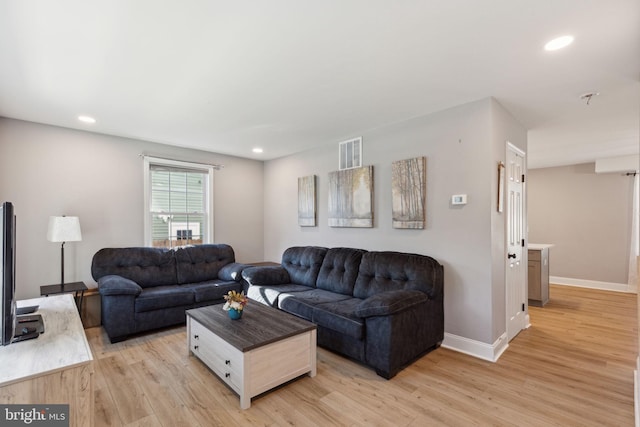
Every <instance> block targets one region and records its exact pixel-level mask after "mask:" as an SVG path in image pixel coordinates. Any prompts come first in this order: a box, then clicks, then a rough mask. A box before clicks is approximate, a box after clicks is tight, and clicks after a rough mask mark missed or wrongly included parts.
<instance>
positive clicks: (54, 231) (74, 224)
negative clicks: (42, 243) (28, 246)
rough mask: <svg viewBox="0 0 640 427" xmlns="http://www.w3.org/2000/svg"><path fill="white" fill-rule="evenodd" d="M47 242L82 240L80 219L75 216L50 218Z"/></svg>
mask: <svg viewBox="0 0 640 427" xmlns="http://www.w3.org/2000/svg"><path fill="white" fill-rule="evenodd" d="M47 240H48V241H50V242H79V241H80V240H82V232H81V231H80V219H78V217H77V216H50V217H49V229H48V230H47Z"/></svg>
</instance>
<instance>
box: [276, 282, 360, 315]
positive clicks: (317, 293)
mask: <svg viewBox="0 0 640 427" xmlns="http://www.w3.org/2000/svg"><path fill="white" fill-rule="evenodd" d="M347 298H351V297H349V296H347V295H342V294H337V293H335V292H329V291H325V290H323V289H311V290H308V291H302V292H283V293H281V294H280V296H279V297H278V308H280V309H281V310H284V311H286V312H288V313H291V314H295V315H296V316H300V317H302V318H304V319H307V320H311V319H312V313H313V308H314V307H315V306H317V305H318V304H321V303H326V302H336V301H342V300H344V299H347Z"/></svg>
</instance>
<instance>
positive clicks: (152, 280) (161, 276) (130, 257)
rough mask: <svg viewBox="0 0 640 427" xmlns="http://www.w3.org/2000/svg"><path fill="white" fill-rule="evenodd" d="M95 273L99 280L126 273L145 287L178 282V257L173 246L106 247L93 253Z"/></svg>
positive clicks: (92, 272) (93, 271) (92, 270)
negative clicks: (176, 257)
mask: <svg viewBox="0 0 640 427" xmlns="http://www.w3.org/2000/svg"><path fill="white" fill-rule="evenodd" d="M91 274H92V276H93V278H94V279H95V280H96V281H98V279H100V278H101V277H103V276H107V275H117V276H122V277H124V278H126V279H129V280H133V281H134V282H136V283H137V284H138V285H139V286H141V287H143V288H148V287H151V286H165V285H175V284H176V260H175V258H174V253H173V251H172V250H170V249H161V248H142V247H140V248H104V249H100V250H99V251H98V252H96V254H95V255H94V256H93V260H92V262H91Z"/></svg>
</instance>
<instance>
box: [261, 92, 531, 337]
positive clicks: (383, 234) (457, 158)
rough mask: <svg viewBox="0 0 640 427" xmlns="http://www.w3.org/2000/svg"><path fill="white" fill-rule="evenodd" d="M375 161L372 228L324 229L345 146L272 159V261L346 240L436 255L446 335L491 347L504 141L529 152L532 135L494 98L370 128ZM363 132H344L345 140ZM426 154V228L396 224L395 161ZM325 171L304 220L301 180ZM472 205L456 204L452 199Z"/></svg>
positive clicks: (268, 175) (499, 272)
mask: <svg viewBox="0 0 640 427" xmlns="http://www.w3.org/2000/svg"><path fill="white" fill-rule="evenodd" d="M361 135H362V136H363V158H364V161H363V165H373V166H374V189H375V190H374V227H373V228H331V227H329V226H328V225H327V200H328V194H327V175H328V173H329V172H330V171H334V170H337V169H338V144H337V142H338V141H336V144H332V145H329V146H328V147H326V148H320V149H317V150H313V151H309V152H305V153H301V154H298V155H294V156H289V157H286V158H281V159H277V160H272V161H269V162H266V163H265V177H264V180H265V216H264V218H265V258H266V259H267V260H270V261H276V262H277V261H280V257H281V255H282V252H283V251H284V250H285V249H286V248H287V247H289V246H294V245H319V246H327V247H336V246H347V247H358V248H364V249H368V250H397V251H405V252H414V253H420V254H426V255H430V256H433V257H434V258H436V259H437V260H438V261H440V263H442V264H443V265H444V269H445V331H446V332H447V333H450V334H455V335H458V336H462V337H466V338H469V339H472V340H477V341H481V342H484V343H493V342H494V341H495V340H496V338H497V337H498V336H500V334H502V333H503V332H504V331H505V319H506V315H505V301H504V298H505V297H504V265H505V260H504V215H503V214H498V213H497V212H496V209H495V206H496V200H497V162H498V161H500V160H502V161H504V159H505V152H506V151H505V141H506V140H511V141H512V142H513V143H515V144H516V145H518V146H519V147H520V148H522V149H523V150H526V131H525V129H524V128H523V127H522V126H520V125H518V124H517V123H516V122H515V121H514V120H513V118H512V117H511V116H510V115H509V114H508V113H506V111H505V110H504V109H503V108H502V107H501V106H500V105H499V104H498V103H497V102H495V101H494V100H493V99H484V100H481V101H477V102H474V103H470V104H466V105H463V106H460V107H456V108H452V109H450V110H446V111H443V112H439V113H436V114H432V115H428V116H423V117H418V118H415V119H412V120H408V121H405V122H402V123H397V124H394V125H390V126H384V127H381V128H378V129H374V130H371V131H367V132H363V133H362V134H361ZM355 136H360V135H345V138H344V139H348V138H349V137H355ZM417 156H426V157H427V209H426V211H427V227H426V229H424V230H398V229H394V228H392V224H391V162H392V161H394V160H401V159H407V158H412V157H417ZM311 174H315V175H317V176H318V224H319V225H318V226H317V227H299V226H298V225H297V178H298V177H300V176H306V175H311ZM453 194H467V195H468V204H467V205H466V206H463V207H452V206H450V204H449V200H450V197H451V195H453Z"/></svg>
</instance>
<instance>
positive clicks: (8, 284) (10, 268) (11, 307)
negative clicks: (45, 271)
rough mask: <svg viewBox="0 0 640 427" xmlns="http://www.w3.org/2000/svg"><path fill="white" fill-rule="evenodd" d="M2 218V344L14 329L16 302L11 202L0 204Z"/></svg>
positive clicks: (14, 249)
mask: <svg viewBox="0 0 640 427" xmlns="http://www.w3.org/2000/svg"><path fill="white" fill-rule="evenodd" d="M0 219H1V220H2V225H1V227H2V230H0V231H1V232H2V246H1V247H0V279H1V280H2V283H1V285H2V289H1V290H2V295H1V296H2V299H1V300H0V304H1V305H2V312H1V313H0V314H1V315H2V316H0V322H2V323H1V324H0V327H1V332H2V334H1V335H2V336H1V337H0V338H1V340H2V345H8V344H11V340H12V339H13V335H14V331H15V322H16V303H15V299H14V294H15V289H16V288H15V287H16V275H15V268H16V256H15V255H16V219H15V215H14V212H13V204H12V203H11V202H4V203H3V204H2V206H0Z"/></svg>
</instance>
